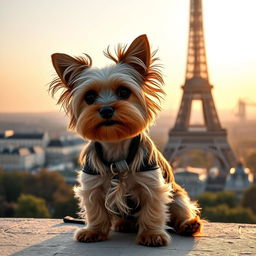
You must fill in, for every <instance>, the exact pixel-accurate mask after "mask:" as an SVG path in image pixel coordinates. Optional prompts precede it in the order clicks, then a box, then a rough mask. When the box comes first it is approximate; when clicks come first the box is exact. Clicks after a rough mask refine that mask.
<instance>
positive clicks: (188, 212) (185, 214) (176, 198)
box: [168, 184, 202, 236]
mask: <svg viewBox="0 0 256 256" xmlns="http://www.w3.org/2000/svg"><path fill="white" fill-rule="evenodd" d="M169 212H170V221H169V222H168V225H169V226H171V227H173V228H174V229H175V231H176V232H177V233H178V234H180V235H186V236H191V235H197V234H199V233H200V232H201V230H202V220H201V219H200V217H199V215H200V210H199V208H198V206H197V204H196V203H194V202H191V201H190V198H189V196H188V194H187V192H186V191H185V190H184V189H183V188H181V187H180V186H179V185H177V184H175V185H174V191H173V202H172V203H171V204H170V206H169Z"/></svg>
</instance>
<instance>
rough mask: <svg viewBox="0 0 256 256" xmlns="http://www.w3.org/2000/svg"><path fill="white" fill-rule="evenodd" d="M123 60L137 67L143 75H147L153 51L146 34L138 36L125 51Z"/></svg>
mask: <svg viewBox="0 0 256 256" xmlns="http://www.w3.org/2000/svg"><path fill="white" fill-rule="evenodd" d="M121 61H122V62H124V63H127V64H129V65H130V66H132V67H133V68H135V69H136V70H137V71H138V72H139V73H140V74H141V75H145V74H146V72H147V70H148V68H149V66H150V64H151V52H150V45H149V42H148V38H147V36H146V35H140V36H139V37H137V38H136V39H135V40H134V41H133V42H132V43H131V45H130V46H129V47H128V49H127V50H126V51H125V53H124V55H123V57H122V60H121Z"/></svg>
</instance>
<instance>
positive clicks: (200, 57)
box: [164, 0, 236, 174]
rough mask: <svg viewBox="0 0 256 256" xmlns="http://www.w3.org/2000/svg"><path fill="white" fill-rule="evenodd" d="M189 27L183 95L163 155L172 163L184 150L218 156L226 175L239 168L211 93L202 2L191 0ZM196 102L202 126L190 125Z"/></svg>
mask: <svg viewBox="0 0 256 256" xmlns="http://www.w3.org/2000/svg"><path fill="white" fill-rule="evenodd" d="M189 28H190V29H189V41H188V54H187V67H186V77H185V84H184V85H183V86H182V89H183V96H182V100H181V104H180V108H179V111H178V115H177V118H176V122H175V125H174V127H173V128H172V129H171V130H170V132H169V140H168V143H167V144H166V146H165V150H164V155H165V157H166V159H167V160H168V161H169V162H170V163H173V162H174V160H175V158H176V157H178V156H179V155H180V154H181V153H182V152H184V151H187V150H190V149H202V150H204V151H207V152H211V153H212V154H213V155H214V156H215V158H216V159H217V160H218V163H219V166H218V167H219V168H220V171H221V172H222V173H223V174H225V173H227V172H228V171H229V170H230V168H231V167H234V166H235V165H236V158H235V155H234V153H233V151H232V149H231V147H230V145H229V143H228V141H227V131H226V130H225V129H223V128H222V126H221V123H220V120H219V118H218V114H217V111H216V108H215V104H214V101H213V97H212V93H211V90H212V88H213V86H212V85H211V84H210V83H209V77H208V69H207V60H206V52H205V43H204V30H203V16H202V2H201V0H190V22H189ZM194 102H197V103H199V105H198V106H201V109H202V119H203V121H202V122H201V123H200V124H193V123H191V115H192V114H193V113H192V110H193V107H192V105H193V104H195V103H194Z"/></svg>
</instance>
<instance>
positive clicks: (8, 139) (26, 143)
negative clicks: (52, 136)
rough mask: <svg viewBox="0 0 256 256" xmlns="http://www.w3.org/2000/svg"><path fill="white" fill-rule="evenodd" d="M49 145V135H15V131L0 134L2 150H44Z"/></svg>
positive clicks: (0, 147)
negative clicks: (26, 148)
mask: <svg viewBox="0 0 256 256" xmlns="http://www.w3.org/2000/svg"><path fill="white" fill-rule="evenodd" d="M48 143H49V137H48V134H47V133H15V132H14V131H5V133H2V134H0V150H2V149H5V148H10V149H12V148H13V149H14V148H20V147H33V146H40V147H42V148H43V149H45V148H46V146H47V145H48Z"/></svg>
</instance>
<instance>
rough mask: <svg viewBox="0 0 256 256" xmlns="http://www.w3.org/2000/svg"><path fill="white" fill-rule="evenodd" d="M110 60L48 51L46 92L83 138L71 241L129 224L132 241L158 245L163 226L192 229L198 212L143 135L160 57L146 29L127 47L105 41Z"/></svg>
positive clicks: (155, 100)
mask: <svg viewBox="0 0 256 256" xmlns="http://www.w3.org/2000/svg"><path fill="white" fill-rule="evenodd" d="M104 54H105V56H106V57H108V58H109V59H111V60H112V61H114V64H113V65H110V66H106V67H103V68H95V67H92V59H91V57H90V56H89V55H87V54H85V55H84V56H83V57H71V56H69V55H66V54H62V53H55V54H53V55H52V63H53V66H54V68H55V70H56V72H57V75H58V76H57V77H56V78H55V79H54V80H53V81H52V82H51V83H50V87H49V90H50V91H51V93H52V96H54V95H55V93H56V92H57V91H58V90H59V89H61V90H62V92H61V94H60V98H59V100H58V103H59V104H61V105H62V106H63V108H64V109H65V111H66V113H67V115H68V116H69V119H70V123H69V128H70V129H72V130H75V131H76V132H77V133H78V134H79V135H80V136H82V137H83V138H84V139H86V140H88V141H89V143H87V145H86V147H85V148H84V150H83V151H82V153H81V156H80V160H81V163H82V165H83V169H82V171H80V173H79V175H78V182H79V185H78V186H76V187H75V188H74V191H75V196H76V197H77V198H78V199H79V205H80V209H81V212H80V215H81V217H82V218H84V219H85V221H86V227H84V228H80V229H78V230H77V231H76V232H75V234H74V238H75V239H76V240H77V241H79V242H97V241H102V240H106V239H108V235H109V232H110V230H111V228H112V229H113V230H115V231H119V232H133V231H135V232H137V237H136V242H137V243H138V244H141V245H145V246H165V245H168V244H169V242H170V235H169V233H168V232H167V231H166V227H167V225H168V226H171V227H172V228H173V229H174V230H175V231H176V232H177V233H178V234H181V235H196V234H199V233H200V232H201V229H202V220H201V219H200V209H199V208H198V206H197V204H196V203H194V202H191V200H190V198H189V197H188V194H187V192H186V191H185V190H184V189H183V188H182V187H180V186H179V185H178V184H176V183H175V180H174V176H173V173H172V169H171V166H170V165H169V163H168V162H167V161H166V160H165V158H164V157H163V155H162V154H161V153H160V151H158V149H157V148H156V146H155V145H154V143H153V141H152V140H151V139H150V138H149V136H148V127H149V126H150V125H151V124H152V123H153V122H154V120H155V117H156V114H157V113H158V112H159V110H160V103H161V99H162V98H163V96H164V90H163V83H164V82H163V78H162V74H161V65H159V64H158V60H159V59H158V58H157V57H156V51H153V52H151V49H150V45H149V42H148V39H147V36H146V35H141V36H139V37H137V38H136V39H135V40H134V41H133V42H132V43H131V44H130V46H129V47H127V46H121V45H118V47H117V48H116V50H115V54H112V53H111V51H110V50H109V48H107V50H106V51H105V52H104Z"/></svg>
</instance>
